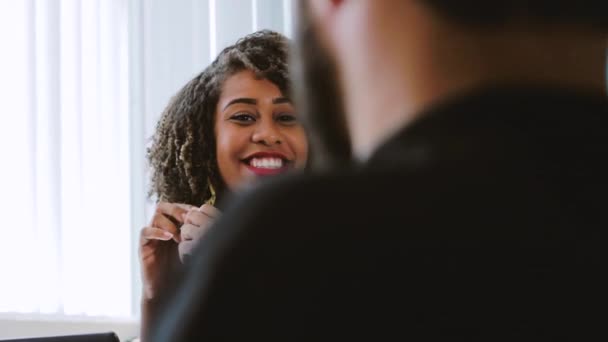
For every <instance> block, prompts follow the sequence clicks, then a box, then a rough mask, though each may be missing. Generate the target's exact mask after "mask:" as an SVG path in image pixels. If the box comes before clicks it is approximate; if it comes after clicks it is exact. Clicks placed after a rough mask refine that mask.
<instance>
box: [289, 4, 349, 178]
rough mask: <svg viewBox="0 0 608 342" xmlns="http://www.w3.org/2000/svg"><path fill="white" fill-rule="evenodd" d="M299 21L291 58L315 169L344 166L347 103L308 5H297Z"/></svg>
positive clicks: (346, 156)
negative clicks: (317, 32) (318, 35)
mask: <svg viewBox="0 0 608 342" xmlns="http://www.w3.org/2000/svg"><path fill="white" fill-rule="evenodd" d="M298 5H299V6H298V13H297V15H298V22H297V28H296V37H295V49H294V54H293V58H292V61H291V62H292V75H293V79H294V82H293V84H294V87H293V89H294V90H293V91H294V96H295V101H296V105H297V107H298V112H299V113H301V117H302V118H303V122H304V124H305V125H306V127H307V129H308V137H309V139H310V147H311V156H312V158H311V162H312V165H311V166H312V168H313V169H328V168H335V167H339V166H343V165H345V164H347V163H349V162H350V161H351V144H350V139H349V135H348V130H347V128H346V117H345V112H344V101H343V97H342V95H341V92H340V87H339V81H338V74H337V67H336V63H335V61H334V59H333V58H332V57H331V56H330V54H329V52H328V51H327V49H326V48H324V47H323V46H322V44H321V42H320V40H319V38H318V37H317V34H316V32H315V30H314V27H313V22H312V18H311V17H310V10H309V8H308V2H307V1H305V0H300V1H299V2H298Z"/></svg>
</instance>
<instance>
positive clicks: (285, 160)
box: [215, 70, 308, 189]
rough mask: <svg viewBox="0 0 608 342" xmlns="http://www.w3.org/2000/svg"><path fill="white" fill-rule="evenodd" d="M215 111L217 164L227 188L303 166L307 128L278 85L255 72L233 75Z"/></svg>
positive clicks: (235, 187)
mask: <svg viewBox="0 0 608 342" xmlns="http://www.w3.org/2000/svg"><path fill="white" fill-rule="evenodd" d="M216 113H217V119H216V123H215V135H216V141H217V160H218V167H219V172H220V174H221V176H222V179H223V181H224V182H225V184H226V185H227V186H228V188H230V189H237V188H239V187H240V186H243V185H244V184H247V183H250V182H251V181H253V180H254V179H255V177H258V176H268V175H277V174H281V173H284V172H287V171H289V170H290V169H293V168H303V167H304V165H305V163H306V158H307V152H308V151H307V143H306V137H305V133H304V129H303V128H302V126H301V125H300V124H299V122H298V120H297V118H296V116H295V111H294V108H293V105H292V104H291V101H290V100H289V99H288V98H287V97H285V95H284V94H283V93H282V92H281V90H280V89H279V88H278V87H277V86H276V85H275V84H274V83H272V82H270V81H268V80H267V79H260V78H258V77H256V75H255V73H254V72H253V71H251V70H245V71H241V72H239V73H237V74H235V75H232V76H231V77H230V78H228V79H227V80H226V82H225V83H224V86H223V88H222V95H221V96H220V99H219V101H218V104H217V110H216Z"/></svg>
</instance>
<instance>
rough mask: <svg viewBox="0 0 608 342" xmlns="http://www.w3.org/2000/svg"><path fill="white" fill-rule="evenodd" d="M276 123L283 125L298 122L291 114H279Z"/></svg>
mask: <svg viewBox="0 0 608 342" xmlns="http://www.w3.org/2000/svg"><path fill="white" fill-rule="evenodd" d="M277 121H279V122H281V123H285V124H290V123H295V122H297V121H298V120H297V119H296V117H295V115H293V114H281V115H279V116H278V117H277Z"/></svg>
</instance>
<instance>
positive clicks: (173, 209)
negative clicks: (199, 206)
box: [156, 202, 196, 223]
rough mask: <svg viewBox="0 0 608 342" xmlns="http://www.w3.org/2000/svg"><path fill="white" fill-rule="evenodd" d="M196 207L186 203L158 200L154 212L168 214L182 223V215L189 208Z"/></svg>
mask: <svg viewBox="0 0 608 342" xmlns="http://www.w3.org/2000/svg"><path fill="white" fill-rule="evenodd" d="M195 208H196V207H195V206H193V205H188V204H180V203H168V202H160V203H158V205H157V206H156V213H157V214H162V215H165V216H169V217H171V218H173V219H175V220H177V221H178V222H181V223H184V219H183V215H184V214H186V213H188V211H189V210H190V209H195Z"/></svg>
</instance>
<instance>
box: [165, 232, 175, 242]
mask: <svg viewBox="0 0 608 342" xmlns="http://www.w3.org/2000/svg"><path fill="white" fill-rule="evenodd" d="M163 237H164V238H166V239H167V240H171V239H173V234H171V233H169V232H164V233H163Z"/></svg>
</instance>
